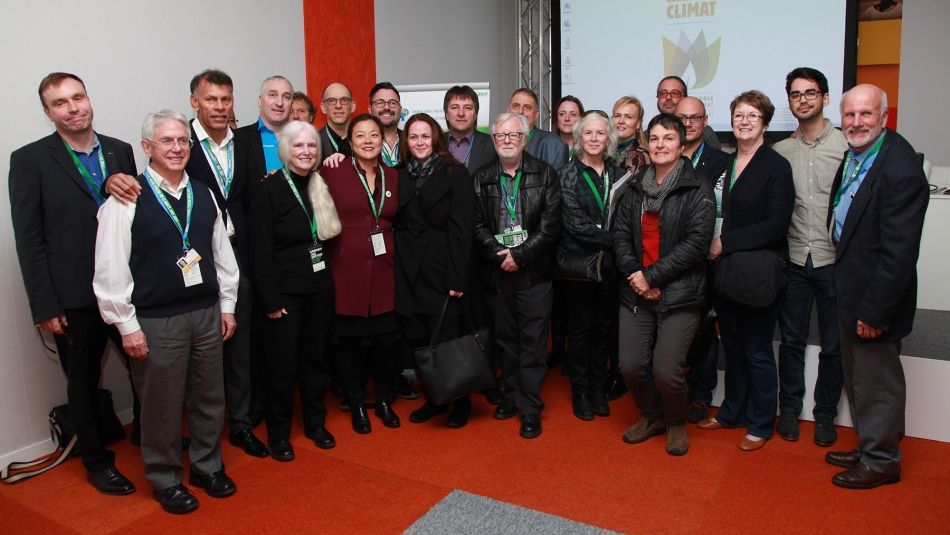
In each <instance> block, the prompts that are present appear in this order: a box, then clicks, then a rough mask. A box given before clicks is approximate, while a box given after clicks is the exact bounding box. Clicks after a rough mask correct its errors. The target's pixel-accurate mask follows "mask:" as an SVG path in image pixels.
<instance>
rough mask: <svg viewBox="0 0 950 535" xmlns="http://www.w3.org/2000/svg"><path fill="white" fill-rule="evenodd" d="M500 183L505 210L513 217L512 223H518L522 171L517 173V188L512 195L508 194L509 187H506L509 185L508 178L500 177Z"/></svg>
mask: <svg viewBox="0 0 950 535" xmlns="http://www.w3.org/2000/svg"><path fill="white" fill-rule="evenodd" d="M498 181H499V182H501V195H502V197H504V199H505V208H507V209H508V215H509V216H511V220H512V221H516V220H517V218H516V215H517V207H518V192H519V191H521V171H518V172H517V173H515V187H514V191H512V192H511V195H509V194H508V187H507V186H506V184H508V177H507V176H505V175H500V176H499V177H498Z"/></svg>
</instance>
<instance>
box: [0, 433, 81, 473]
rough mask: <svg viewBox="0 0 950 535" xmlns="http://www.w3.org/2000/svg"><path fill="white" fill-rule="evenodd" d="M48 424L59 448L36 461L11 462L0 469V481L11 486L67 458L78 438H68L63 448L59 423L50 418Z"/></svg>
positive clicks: (47, 469)
mask: <svg viewBox="0 0 950 535" xmlns="http://www.w3.org/2000/svg"><path fill="white" fill-rule="evenodd" d="M49 424H50V433H51V434H52V435H53V436H54V438H55V439H57V440H58V441H59V447H58V448H56V450H55V451H53V452H51V453H47V454H46V455H44V456H42V457H40V458H38V459H34V460H32V461H26V462H12V463H10V464H8V465H6V466H4V467H2V469H0V481H3V482H4V483H7V484H10V485H12V484H13V483H16V482H18V481H23V480H24V479H28V478H31V477H34V476H38V475H40V474H42V473H43V472H47V471H49V470H52V469H53V468H56V467H57V466H59V465H60V463H62V462H63V461H65V460H66V459H67V458H68V457H69V454H70V453H71V452H72V451H73V448H74V447H75V446H76V440H77V438H78V437H77V436H76V435H73V436H72V437H70V439H69V443H68V444H66V445H65V446H63V444H62V439H63V431H62V429H61V428H60V426H59V422H57V421H56V420H55V419H54V418H53V417H50V422H49Z"/></svg>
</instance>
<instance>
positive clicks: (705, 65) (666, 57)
mask: <svg viewBox="0 0 950 535" xmlns="http://www.w3.org/2000/svg"><path fill="white" fill-rule="evenodd" d="M678 41H679V42H678V43H674V42H673V41H670V40H669V39H667V38H666V37H664V38H663V66H664V68H665V69H664V72H665V73H666V74H667V75H674V74H675V75H676V76H679V77H680V78H683V77H684V76H683V75H684V74H685V73H686V68H687V67H689V66H690V65H692V66H693V73H694V74H695V75H696V80H695V81H694V82H693V83H692V84H689V86H690V88H693V89H699V88H701V87H706V86H707V85H709V84H710V83H711V82H712V81H713V78H715V77H716V70H717V69H719V45H720V44H721V42H722V38H717V39H716V40H715V41H714V42H713V43H712V44H710V45H707V44H706V36H705V34H703V31H702V30H700V31H699V35H697V36H696V40H695V41H693V42H690V40H689V38H688V37H686V33H685V32H683V31H680V35H679V40H678Z"/></svg>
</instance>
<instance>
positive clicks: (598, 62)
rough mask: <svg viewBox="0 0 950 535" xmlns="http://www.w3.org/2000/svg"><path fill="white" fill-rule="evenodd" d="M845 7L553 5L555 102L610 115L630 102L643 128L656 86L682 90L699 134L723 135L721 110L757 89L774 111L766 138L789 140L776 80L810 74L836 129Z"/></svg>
mask: <svg viewBox="0 0 950 535" xmlns="http://www.w3.org/2000/svg"><path fill="white" fill-rule="evenodd" d="M846 3H847V2H846V0H797V1H776V0H709V1H694V0H636V1H630V0H597V1H596V2H593V1H589V0H561V3H560V16H561V94H562V95H574V96H576V97H578V98H579V99H581V101H582V102H583V103H584V107H585V108H588V109H594V108H596V109H602V110H605V111H607V112H608V113H610V110H611V107H612V105H613V103H614V101H616V100H617V98H618V97H620V96H622V95H633V96H636V97H637V98H639V99H640V100H641V101H642V102H643V105H644V108H645V112H644V115H645V116H646V117H645V118H644V121H643V123H644V126H646V123H647V121H649V119H650V118H651V117H653V115H655V114H656V113H657V109H656V85H657V82H658V81H659V80H660V79H661V78H663V77H664V76H669V75H676V76H679V77H680V78H682V79H683V80H685V81H686V85H687V87H688V89H689V95H690V96H695V97H697V98H700V99H702V100H703V102H704V103H705V105H706V111H707V114H708V115H709V124H710V126H712V127H713V129H715V130H716V131H731V130H732V127H731V125H730V121H729V103H730V102H731V101H732V99H733V98H735V96H736V95H738V94H739V93H742V92H743V91H747V90H750V89H758V90H760V91H762V92H764V93H765V94H767V95H768V96H769V99H771V100H772V103H773V104H774V105H775V117H774V118H773V119H772V122H771V125H770V126H769V130H771V131H773V132H774V131H791V130H794V129H795V128H796V125H797V122H796V121H795V118H794V117H793V116H792V114H791V112H790V111H789V109H788V98H787V96H786V94H785V75H786V74H788V72H789V71H791V70H792V69H794V68H795V67H813V68H816V69H818V70H820V71H821V72H823V73H824V74H825V76H827V77H828V85H829V88H830V99H831V100H830V103H829V105H828V107H827V108H826V109H825V114H826V116H827V117H828V118H829V119H831V120H832V122H834V124H835V125H839V124H840V112H839V110H838V105H839V102H840V100H841V89H842V80H843V76H844V65H845V63H844V62H845V57H844V32H845V11H846V7H847V6H846Z"/></svg>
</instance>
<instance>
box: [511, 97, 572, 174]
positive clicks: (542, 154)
mask: <svg viewBox="0 0 950 535" xmlns="http://www.w3.org/2000/svg"><path fill="white" fill-rule="evenodd" d="M508 111H509V112H511V113H517V114H519V115H522V116H523V117H524V118H525V119H527V120H528V128H529V129H528V134H527V136H528V137H527V143H526V144H525V148H524V150H525V152H527V153H528V154H530V155H532V156H534V157H535V158H537V159H539V160H541V161H542V162H545V163H547V164H548V165H550V166H551V167H553V168H554V170H555V171H558V170H560V169H561V168H562V167H564V166H565V165H567V159H568V152H569V151H568V148H567V145H565V144H564V142H563V141H561V138H560V137H558V136H556V135H554V134H552V133H551V132H548V131H547V130H542V129H540V128H538V115H540V114H541V110H540V109H539V108H538V94H537V93H535V92H534V91H532V90H531V89H528V88H527V87H521V88H518V89H516V90H515V92H514V93H512V95H511V99H509V100H508Z"/></svg>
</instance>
